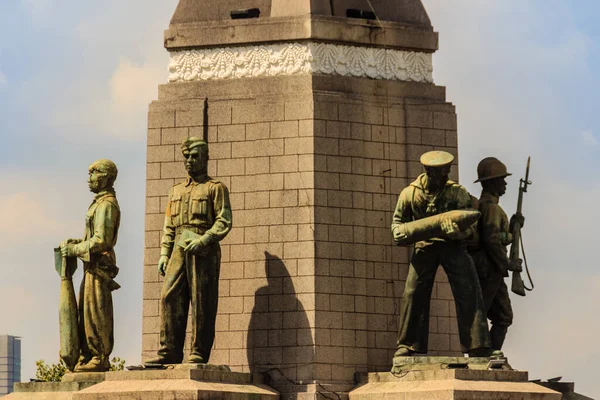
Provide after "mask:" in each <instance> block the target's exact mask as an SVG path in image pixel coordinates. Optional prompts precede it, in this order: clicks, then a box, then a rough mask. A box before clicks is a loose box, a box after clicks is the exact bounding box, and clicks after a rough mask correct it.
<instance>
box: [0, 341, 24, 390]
mask: <svg viewBox="0 0 600 400" xmlns="http://www.w3.org/2000/svg"><path fill="white" fill-rule="evenodd" d="M15 382H21V338H19V337H17V336H10V335H0V396H3V395H5V394H8V393H11V392H12V391H13V384H14V383H15Z"/></svg>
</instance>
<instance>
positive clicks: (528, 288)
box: [519, 232, 535, 292]
mask: <svg viewBox="0 0 600 400" xmlns="http://www.w3.org/2000/svg"><path fill="white" fill-rule="evenodd" d="M519 241H520V242H521V252H522V253H523V263H524V264H525V272H527V279H529V283H530V284H531V287H527V286H525V282H523V287H524V288H525V290H527V291H528V292H531V291H532V290H533V288H534V287H535V285H534V284H533V280H532V279H531V274H530V273H529V265H527V256H526V255H525V247H524V246H523V233H522V232H521V234H520V235H519Z"/></svg>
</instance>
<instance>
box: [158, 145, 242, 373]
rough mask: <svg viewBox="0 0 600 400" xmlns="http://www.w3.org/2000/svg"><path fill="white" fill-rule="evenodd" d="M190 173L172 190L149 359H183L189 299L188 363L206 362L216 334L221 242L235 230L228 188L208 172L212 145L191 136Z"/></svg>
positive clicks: (184, 150)
mask: <svg viewBox="0 0 600 400" xmlns="http://www.w3.org/2000/svg"><path fill="white" fill-rule="evenodd" d="M181 150H182V153H183V157H184V159H185V161H184V165H185V169H186V171H187V173H188V175H189V176H188V177H187V178H186V179H185V180H184V181H183V182H181V183H178V184H176V185H174V186H173V187H172V188H171V190H170V191H169V202H168V204H167V210H166V215H165V223H164V233H163V237H162V243H161V255H160V260H159V261H158V272H159V273H160V274H161V275H163V276H165V281H164V283H163V288H162V292H161V306H162V310H163V313H162V319H161V329H160V349H159V350H158V356H157V357H156V358H153V359H150V360H147V361H146V364H180V363H181V362H182V360H183V347H184V342H185V332H186V325H187V318H188V311H189V306H190V303H191V305H192V313H191V314H192V318H191V319H192V337H191V348H190V354H189V357H188V362H189V363H203V364H204V363H207V362H208V359H209V357H210V351H211V348H212V345H213V341H214V337H215V320H216V317H217V303H218V300H219V271H220V263H221V248H220V246H219V241H221V240H222V239H223V238H225V236H227V234H228V233H229V231H230V230H231V205H230V203H229V192H228V190H227V187H226V186H225V185H224V184H223V183H222V182H220V181H218V180H215V179H212V178H211V177H210V176H208V144H207V143H206V142H205V141H203V140H202V139H199V138H195V137H191V138H188V139H187V140H185V141H184V142H183V144H182V146H181Z"/></svg>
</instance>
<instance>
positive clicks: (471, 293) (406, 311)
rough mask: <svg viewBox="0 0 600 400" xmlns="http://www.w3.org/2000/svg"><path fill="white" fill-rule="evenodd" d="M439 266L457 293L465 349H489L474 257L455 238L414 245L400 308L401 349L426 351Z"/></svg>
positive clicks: (453, 290)
mask: <svg viewBox="0 0 600 400" xmlns="http://www.w3.org/2000/svg"><path fill="white" fill-rule="evenodd" d="M439 265H441V266H442V267H443V268H444V271H445V272H446V275H447V276H448V281H449V283H450V287H451V289H452V294H453V295H454V301H455V305H456V316H457V320H458V333H459V338H460V343H461V346H462V351H463V352H468V351H470V350H474V349H480V348H489V347H490V336H489V332H488V326H487V319H486V312H485V304H484V301H483V297H482V294H481V288H480V286H479V279H478V277H477V272H476V270H475V266H474V264H473V260H472V259H471V257H470V256H469V255H468V253H467V252H466V250H465V249H464V248H463V247H462V246H461V244H460V243H458V242H452V241H445V242H443V241H439V242H433V243H431V244H429V245H426V246H424V247H420V248H419V247H417V248H415V251H414V253H413V256H412V259H411V263H410V267H409V270H408V276H407V278H406V286H405V289H404V295H403V298H402V305H401V307H400V321H399V332H398V341H397V345H398V348H402V347H404V348H408V349H410V350H413V351H415V352H417V353H427V350H428V337H429V308H430V302H431V294H432V290H433V284H434V281H435V275H436V272H437V269H438V267H439Z"/></svg>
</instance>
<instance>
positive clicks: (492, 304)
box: [480, 267, 513, 350]
mask: <svg viewBox="0 0 600 400" xmlns="http://www.w3.org/2000/svg"><path fill="white" fill-rule="evenodd" d="M480 284H481V291H482V294H483V301H484V303H485V310H486V313H487V318H488V319H489V320H490V322H491V324H492V327H491V329H490V338H491V340H492V348H493V349H494V350H502V345H503V344H504V339H505V338H506V333H507V332H508V327H509V326H511V325H512V322H513V311H512V306H511V303H510V297H509V295H508V287H507V286H506V282H505V281H504V273H503V272H502V271H500V270H499V269H498V268H494V267H491V268H489V269H488V272H487V274H486V275H485V277H484V278H480Z"/></svg>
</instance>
